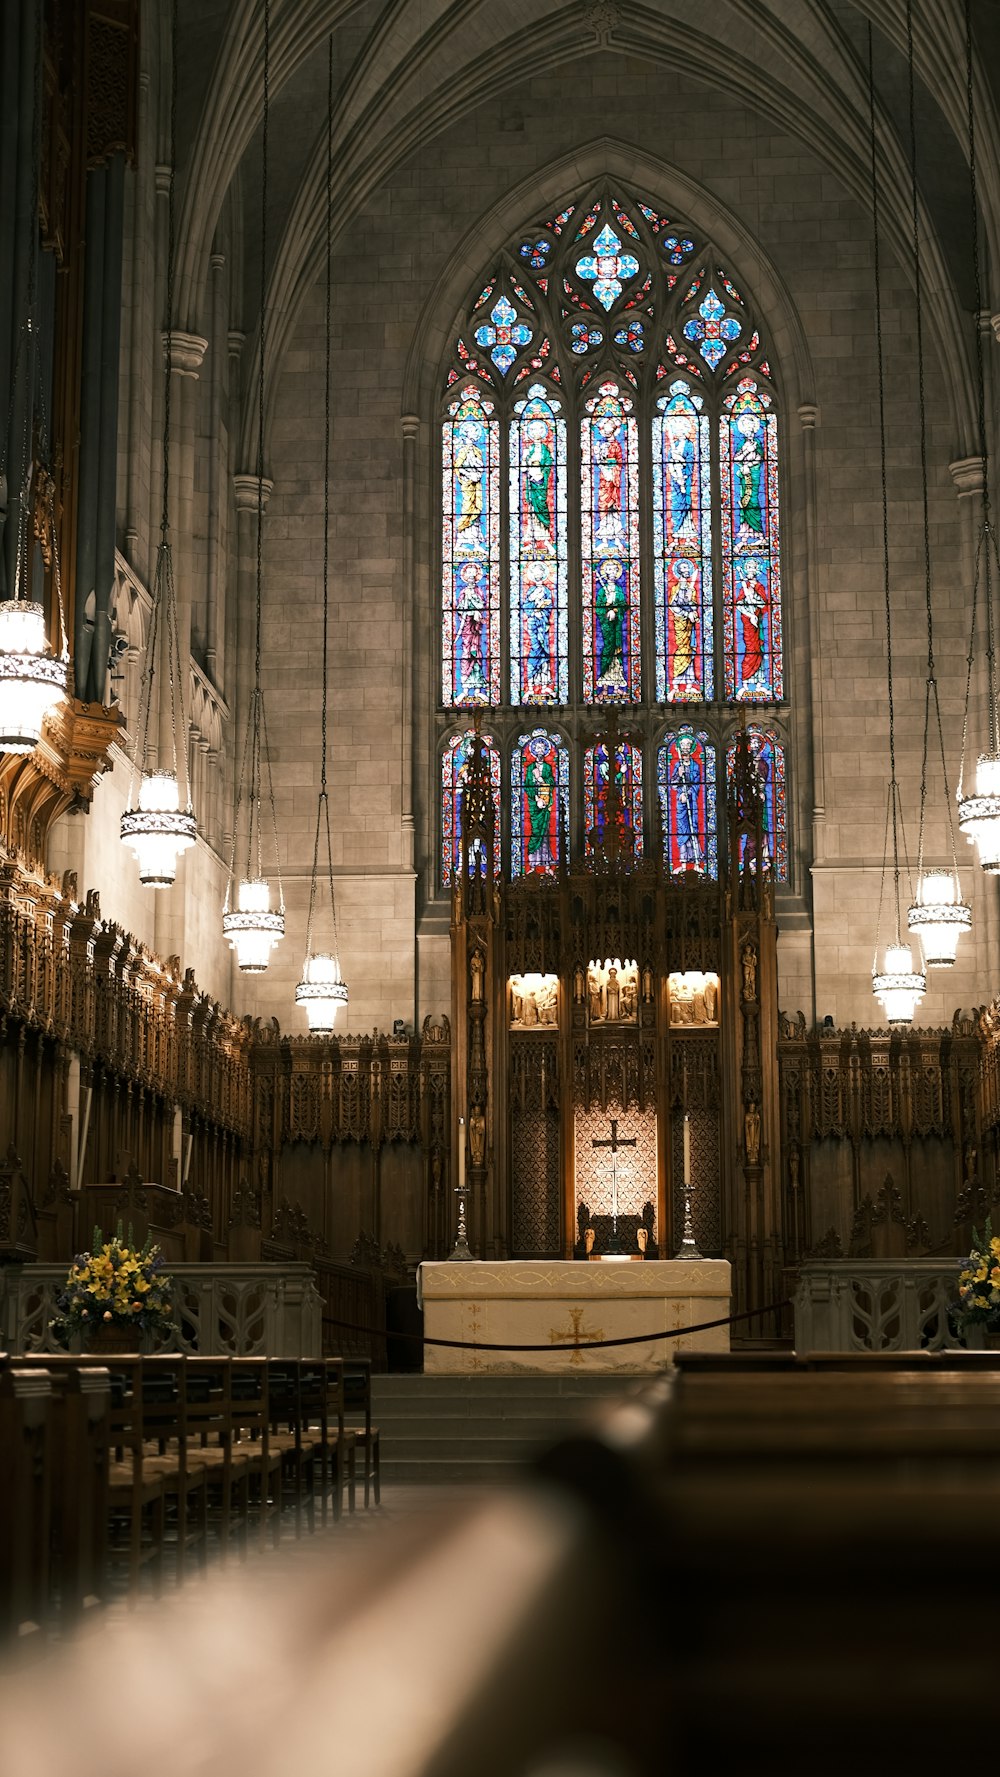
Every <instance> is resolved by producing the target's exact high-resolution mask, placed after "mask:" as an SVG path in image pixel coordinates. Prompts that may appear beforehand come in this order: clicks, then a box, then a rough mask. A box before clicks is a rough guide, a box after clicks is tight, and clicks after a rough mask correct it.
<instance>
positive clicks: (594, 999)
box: [587, 963, 604, 1024]
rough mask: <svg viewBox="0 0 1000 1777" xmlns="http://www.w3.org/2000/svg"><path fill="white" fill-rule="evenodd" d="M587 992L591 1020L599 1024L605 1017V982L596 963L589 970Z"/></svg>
mask: <svg viewBox="0 0 1000 1777" xmlns="http://www.w3.org/2000/svg"><path fill="white" fill-rule="evenodd" d="M587 994H588V998H589V1000H590V1022H591V1024H598V1023H599V1022H600V1021H601V1019H602V1018H603V1017H604V982H603V981H602V980H601V971H600V969H599V968H598V966H597V964H596V963H591V965H590V968H589V969H588V970H587Z"/></svg>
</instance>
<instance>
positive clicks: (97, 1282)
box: [52, 1222, 174, 1346]
mask: <svg viewBox="0 0 1000 1777" xmlns="http://www.w3.org/2000/svg"><path fill="white" fill-rule="evenodd" d="M170 1290H171V1280H170V1278H169V1276H168V1275H167V1273H166V1272H165V1271H164V1268H163V1254H162V1253H161V1251H160V1249H159V1247H158V1246H154V1245H153V1243H152V1241H151V1240H147V1241H146V1243H145V1245H144V1246H142V1247H141V1248H139V1249H138V1250H136V1247H135V1245H134V1242H133V1238H132V1230H131V1228H129V1231H128V1239H127V1240H126V1239H125V1238H124V1236H123V1233H122V1225H121V1222H119V1224H118V1229H117V1232H116V1233H115V1235H114V1237H113V1239H111V1240H105V1239H104V1236H103V1234H102V1233H101V1230H100V1228H95V1229H94V1242H93V1246H92V1247H91V1250H90V1252H89V1253H78V1254H77V1256H76V1258H75V1259H74V1260H73V1263H72V1265H71V1266H70V1271H69V1276H68V1277H67V1279H66V1287H65V1289H64V1290H63V1292H62V1295H61V1296H59V1297H58V1298H57V1300H56V1308H57V1309H58V1316H57V1318H56V1319H55V1320H54V1321H53V1322H52V1331H53V1333H54V1335H55V1337H56V1339H57V1340H58V1341H59V1343H60V1344H61V1345H64V1346H68V1345H69V1343H70V1340H71V1339H72V1338H74V1337H75V1336H79V1338H80V1339H81V1340H82V1342H83V1343H84V1344H85V1345H86V1344H87V1343H89V1341H90V1340H91V1339H92V1337H93V1335H94V1333H95V1331H96V1330H97V1328H98V1327H99V1326H101V1325H111V1326H114V1327H117V1328H119V1329H122V1328H126V1329H129V1330H132V1331H136V1332H140V1333H146V1332H161V1331H162V1332H166V1331H168V1330H169V1329H170V1328H171V1327H172V1326H173V1324H174V1317H173V1313H172V1311H171V1303H170Z"/></svg>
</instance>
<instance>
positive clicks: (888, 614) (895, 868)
mask: <svg viewBox="0 0 1000 1777" xmlns="http://www.w3.org/2000/svg"><path fill="white" fill-rule="evenodd" d="M868 112H869V124H870V132H871V167H872V234H873V259H874V271H875V344H876V351H877V355H878V419H879V447H880V458H881V468H882V578H883V590H884V593H885V652H886V693H887V703H888V710H889V786H888V794H887V801H886V815H885V840H884V844H883V848H882V881H881V887H880V890H879V904H878V917H877V919H876V922H875V955H874V957H873V959H872V992H873V993H874V995H875V997H876V999H877V1000H879V1001H880V1002H881V1004H882V1009H883V1011H884V1013H885V1017H886V1022H887V1024H888V1025H889V1028H890V1030H892V1029H899V1028H902V1027H905V1026H907V1025H909V1024H911V1023H912V1021H913V1014H914V1012H915V1011H916V1008H917V1005H918V1003H919V1001H920V999H921V997H922V995H923V992H924V989H925V987H926V985H927V983H926V978H925V976H924V975H923V974H922V973H921V971H920V970H919V969H915V968H914V967H913V957H912V954H911V952H910V947H909V945H908V944H904V943H903V940H902V937H901V935H900V899H899V840H900V831H901V829H902V821H903V811H902V808H901V806H900V799H899V785H898V783H897V781H896V712H895V707H894V704H893V680H892V600H891V596H890V574H889V497H888V487H887V482H886V447H885V370H884V362H883V351H882V278H881V267H880V256H879V255H880V241H879V214H878V152H877V136H876V129H875V63H874V54H873V49H872V27H871V24H870V23H869V26H868ZM890 829H891V832H892V875H893V898H894V911H895V930H894V938H893V940H892V942H891V943H888V944H887V945H886V947H885V956H884V958H883V963H882V967H881V968H879V961H878V953H879V937H880V932H881V925H882V903H883V900H884V898H885V888H886V874H887V869H888V854H889V832H890ZM904 843H905V842H904Z"/></svg>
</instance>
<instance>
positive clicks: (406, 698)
mask: <svg viewBox="0 0 1000 1777" xmlns="http://www.w3.org/2000/svg"><path fill="white" fill-rule="evenodd" d="M400 423H401V425H402V429H403V685H402V697H403V708H402V715H401V722H400V728H401V757H400V771H401V786H400V790H401V806H402V816H401V820H400V826H401V829H402V856H401V858H400V863H401V864H402V866H403V868H404V869H410V870H412V869H413V865H414V826H413V712H414V698H415V678H416V651H415V649H414V645H413V638H414V635H415V633H416V606H417V578H416V572H415V562H416V549H415V546H414V545H415V538H414V535H413V527H414V522H415V515H416V483H417V464H416V457H417V439H418V437H419V434H420V416H419V414H415V413H404V414H403V416H402V420H401V422H400ZM414 1015H416V1009H415V1008H414Z"/></svg>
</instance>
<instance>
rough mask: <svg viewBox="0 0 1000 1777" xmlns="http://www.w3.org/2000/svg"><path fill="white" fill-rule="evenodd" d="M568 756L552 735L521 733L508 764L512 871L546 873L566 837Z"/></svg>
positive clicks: (536, 731)
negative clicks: (509, 770)
mask: <svg viewBox="0 0 1000 1777" xmlns="http://www.w3.org/2000/svg"><path fill="white" fill-rule="evenodd" d="M568 786H569V755H568V753H567V750H566V747H565V745H564V744H563V742H562V741H561V740H560V739H559V737H558V736H557V735H554V734H547V733H546V732H545V730H544V729H543V728H536V729H535V730H534V731H533V733H531V734H530V735H524V734H522V735H521V737H520V739H519V741H518V743H517V745H516V747H515V748H514V752H513V756H512V759H511V813H512V821H511V869H512V873H513V875H515V876H527V875H530V874H531V873H532V872H542V873H543V874H550V873H551V872H552V871H553V870H554V869H555V868H556V866H557V864H558V862H559V849H560V845H561V843H562V842H563V838H564V836H565V827H566V806H567V791H568Z"/></svg>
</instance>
